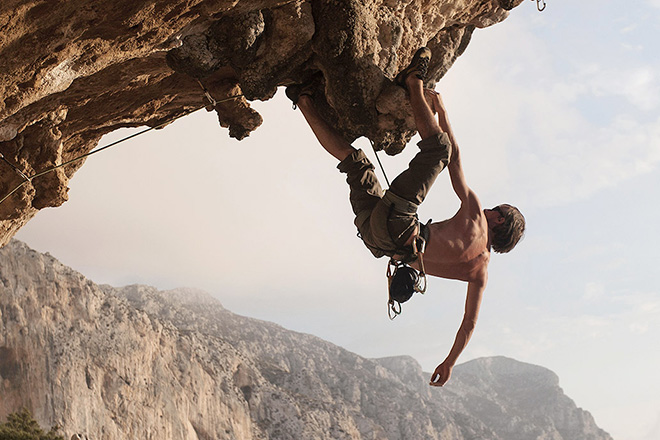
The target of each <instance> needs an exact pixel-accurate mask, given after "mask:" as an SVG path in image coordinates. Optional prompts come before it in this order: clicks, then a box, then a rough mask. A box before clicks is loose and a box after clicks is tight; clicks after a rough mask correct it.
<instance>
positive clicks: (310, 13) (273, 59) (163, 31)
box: [0, 0, 522, 246]
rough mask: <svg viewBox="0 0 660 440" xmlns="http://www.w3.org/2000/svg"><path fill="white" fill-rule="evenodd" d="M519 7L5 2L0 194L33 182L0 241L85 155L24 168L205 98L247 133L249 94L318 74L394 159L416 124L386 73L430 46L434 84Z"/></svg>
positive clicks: (334, 115) (354, 130) (51, 198)
mask: <svg viewBox="0 0 660 440" xmlns="http://www.w3.org/2000/svg"><path fill="white" fill-rule="evenodd" d="M521 2H522V0H438V1H427V0H366V1H365V0H306V1H304V0H185V1H184V0H158V1H155V0H113V1H102V0H84V1H83V0H66V1H58V2H53V1H49V0H3V1H2V2H0V97H1V99H0V153H1V154H2V155H3V156H4V158H5V159H6V160H7V162H5V161H0V199H2V198H3V197H5V196H6V195H7V194H9V193H10V192H11V191H12V190H13V189H15V188H16V187H17V186H18V185H20V184H21V183H23V182H25V183H24V185H23V186H22V187H21V188H20V189H19V190H17V191H16V192H15V193H14V194H13V195H12V196H11V197H10V198H8V199H7V200H5V201H4V202H3V203H2V204H0V246H2V245H4V244H5V243H7V241H8V240H9V239H10V238H11V237H12V236H13V235H14V234H15V232H16V231H17V230H18V229H19V228H20V227H21V226H22V225H24V224H25V223H26V222H27V221H28V220H29V219H30V218H32V216H34V214H35V213H36V212H37V211H38V210H39V209H42V208H44V207H48V206H59V205H61V204H62V203H64V202H65V201H66V199H67V184H68V181H69V179H70V178H71V176H72V175H73V173H74V172H75V171H76V170H77V169H78V168H79V167H80V166H81V165H82V163H83V162H75V163H72V164H70V165H67V166H65V167H63V168H58V169H57V170H56V171H54V172H49V173H47V174H44V175H42V176H40V177H37V178H35V179H34V180H29V179H28V180H26V179H25V177H24V176H27V177H32V176H35V175H36V174H38V173H41V172H43V171H44V170H46V169H49V168H51V167H53V166H55V165H59V164H62V163H64V162H67V161H69V160H71V159H72V158H74V157H78V156H80V155H81V154H84V153H87V152H89V151H90V150H92V149H93V148H94V147H95V146H96V145H97V143H98V141H99V139H100V138H101V136H103V135H104V134H107V133H110V132H111V131H114V130H116V129H118V128H122V127H136V126H141V125H147V126H151V127H153V126H159V125H160V124H163V123H165V122H167V121H169V120H171V119H172V118H175V117H178V116H181V115H183V114H185V113H187V112H190V111H193V110H195V109H198V108H201V107H203V106H204V105H208V106H209V109H211V108H212V109H214V110H215V112H216V113H217V115H218V119H219V122H220V125H222V126H223V127H228V128H229V135H230V136H233V137H236V138H238V139H241V138H243V137H245V136H247V135H248V134H249V133H250V132H251V131H252V130H254V129H256V128H257V127H258V126H259V125H260V123H261V116H260V115H259V114H257V113H256V112H255V111H254V110H253V109H251V108H250V104H249V102H250V101H253V100H267V99H270V98H271V97H272V96H273V95H274V94H275V92H276V90H277V87H278V86H283V85H286V84H289V83H291V82H299V81H302V80H304V79H306V78H309V77H310V76H318V77H320V78H321V79H322V80H321V82H320V84H319V86H318V87H319V91H320V92H322V93H320V95H322V96H325V98H322V97H320V98H319V99H318V103H319V106H320V109H321V110H322V112H323V113H324V114H325V115H326V117H328V118H329V119H330V120H332V121H334V122H335V123H336V125H337V126H338V128H339V129H340V130H341V131H342V133H344V134H345V135H346V137H347V139H350V140H353V139H355V138H356V137H359V136H363V135H364V136H367V137H369V138H370V139H372V140H373V141H374V142H375V143H376V147H377V148H378V149H385V150H387V151H388V152H389V153H392V154H394V153H396V152H398V151H400V150H401V149H402V148H403V146H404V145H405V142H406V141H407V140H408V139H409V138H410V136H411V135H412V134H413V130H412V129H413V127H414V124H413V121H412V119H411V117H410V114H409V111H408V107H407V102H406V99H405V93H404V91H403V90H402V89H401V88H399V87H395V86H394V85H393V83H392V81H391V80H392V78H394V76H395V75H396V73H397V72H398V71H399V70H400V69H401V68H402V66H405V65H406V64H407V63H408V62H409V61H410V59H411V57H412V54H413V53H414V51H415V49H416V48H417V47H418V46H420V45H427V46H429V47H430V48H431V50H432V51H433V60H432V62H431V67H430V78H429V83H431V84H432V83H435V82H437V81H438V80H439V79H440V77H441V76H442V75H444V73H445V72H446V71H447V70H448V69H449V68H450V66H451V65H452V63H453V62H454V60H455V59H456V57H457V56H459V55H460V54H461V53H462V51H463V50H465V48H466V46H467V44H468V42H469V40H470V36H471V35H472V32H473V30H474V29H475V28H482V27H486V26H490V25H492V24H495V23H497V22H499V21H501V20H503V19H505V18H506V17H507V14H508V12H507V11H508V10H510V9H512V8H513V7H515V6H517V5H518V4H519V3H521ZM204 89H206V90H207V91H208V92H209V94H210V96H211V98H212V100H213V101H214V102H215V104H213V103H212V101H211V100H208V99H207V98H206V97H205V93H204ZM232 96H233V97H236V98H235V99H230V100H228V101H224V102H223V101H222V100H223V99H225V98H228V97H232ZM182 147H183V146H182ZM246 154H247V153H246ZM10 164H11V165H10ZM14 167H15V168H14Z"/></svg>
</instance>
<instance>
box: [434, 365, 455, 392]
mask: <svg viewBox="0 0 660 440" xmlns="http://www.w3.org/2000/svg"><path fill="white" fill-rule="evenodd" d="M453 369H454V366H453V365H451V364H450V363H448V362H447V361H445V362H443V363H441V364H440V365H438V366H437V368H436V369H435V371H434V372H433V374H432V375H431V382H429V385H431V386H432V387H441V386H443V385H444V384H446V383H447V381H448V380H449V378H450V377H451V371H452V370H453Z"/></svg>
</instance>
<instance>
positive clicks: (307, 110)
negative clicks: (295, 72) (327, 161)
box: [296, 95, 355, 162]
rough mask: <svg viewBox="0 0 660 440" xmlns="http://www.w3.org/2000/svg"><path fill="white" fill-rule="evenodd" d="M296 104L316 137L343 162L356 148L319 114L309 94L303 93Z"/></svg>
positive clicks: (329, 151)
mask: <svg viewBox="0 0 660 440" xmlns="http://www.w3.org/2000/svg"><path fill="white" fill-rule="evenodd" d="M296 104H297V106H298V108H299V109H300V111H301V112H302V114H303V116H304V117H305V119H306V120H307V123H308V124H309V126H310V128H311V129H312V131H313V132H314V135H315V136H316V139H318V141H319V143H320V144H321V145H322V146H323V148H325V150H326V151H327V152H328V153H330V154H332V155H333V156H334V157H335V158H337V159H338V160H339V161H340V162H341V161H343V160H344V159H346V158H347V157H348V156H350V155H351V154H352V153H353V152H354V151H355V148H353V147H352V146H351V144H349V143H348V142H347V141H346V139H344V137H343V136H342V135H341V134H339V133H338V132H337V130H335V129H334V128H333V127H331V126H330V125H328V123H327V122H326V121H325V119H323V118H322V117H321V115H319V112H318V111H317V110H316V108H315V107H314V101H312V98H311V97H310V96H309V95H301V96H300V97H299V98H298V102H297V103H296Z"/></svg>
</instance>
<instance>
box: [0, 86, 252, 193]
mask: <svg viewBox="0 0 660 440" xmlns="http://www.w3.org/2000/svg"><path fill="white" fill-rule="evenodd" d="M197 82H199V80H198V81H197ZM199 84H200V86H202V89H203V90H204V94H205V97H206V99H207V100H208V101H209V103H208V104H204V105H201V106H198V107H195V108H193V109H192V110H189V111H187V112H184V113H182V114H180V115H179V116H175V117H173V118H170V119H167V120H165V121H164V122H161V123H160V124H158V125H155V126H153V127H149V128H147V129H145V130H142V131H140V132H138V133H133V134H131V135H129V136H126V137H124V138H122V139H119V140H118V141H115V142H112V143H110V144H108V145H105V146H103V147H100V148H97V149H96V150H92V151H90V152H89V153H85V154H82V155H80V156H77V157H74V158H73V159H71V160H68V161H66V162H63V163H61V164H59V165H55V166H53V167H51V168H48V169H46V170H44V171H41V172H38V173H36V174H33V175H32V176H27V175H25V173H23V172H22V171H21V170H20V169H18V167H16V166H15V165H14V164H13V163H11V162H9V161H8V160H7V158H6V157H5V156H4V155H3V154H2V153H1V152H0V159H2V161H4V162H5V163H7V164H8V165H9V166H10V167H11V168H12V169H13V170H14V171H16V173H17V174H18V175H19V176H21V178H22V179H23V181H22V182H21V183H20V184H19V185H18V186H16V187H15V188H14V189H12V190H11V191H10V192H9V194H7V195H6V196H4V197H3V198H2V200H0V204H2V202H4V201H5V200H7V199H8V198H9V197H11V196H12V195H13V194H14V193H15V192H16V191H18V190H19V189H21V188H22V187H23V186H24V185H25V184H26V183H28V182H32V180H34V179H36V178H37V177H41V176H43V175H44V174H48V173H51V172H53V171H55V170H56V169H58V168H62V167H64V166H67V165H70V164H72V163H74V162H78V161H80V160H82V159H84V158H86V157H88V156H91V155H92V154H96V153H100V152H101V151H103V150H107V149H108V148H110V147H114V146H115V145H117V144H120V143H122V142H124V141H127V140H129V139H133V138H134V137H137V136H140V135H142V134H144V133H147V132H148V131H151V130H157V129H159V128H162V127H164V126H165V125H167V124H170V123H172V122H174V121H176V120H177V119H179V118H182V117H184V116H188V115H189V114H192V113H194V112H196V111H197V110H201V109H203V108H207V110H208V109H209V107H210V106H213V107H215V106H216V105H217V104H219V103H222V102H227V101H231V100H232V99H236V98H240V97H242V96H243V95H242V94H240V95H232V96H230V97H227V98H224V99H221V100H219V101H216V100H215V99H213V97H211V94H210V93H209V92H208V90H206V88H205V87H204V86H203V85H202V83H201V82H200V83H199Z"/></svg>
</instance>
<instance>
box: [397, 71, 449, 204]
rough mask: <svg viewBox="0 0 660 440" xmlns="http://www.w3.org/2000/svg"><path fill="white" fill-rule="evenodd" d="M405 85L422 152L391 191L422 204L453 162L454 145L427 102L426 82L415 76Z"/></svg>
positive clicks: (400, 175)
mask: <svg viewBox="0 0 660 440" xmlns="http://www.w3.org/2000/svg"><path fill="white" fill-rule="evenodd" d="M405 84H406V87H407V89H408V93H409V96H410V105H411V107H412V110H413V115H414V117H415V124H416V126H417V131H418V132H419V135H420V137H421V138H422V140H421V141H420V142H419V143H418V144H417V145H418V146H419V149H420V151H419V153H417V155H416V156H415V157H414V158H413V159H412V160H411V161H410V163H409V165H408V169H407V170H405V171H403V172H402V173H401V174H399V176H397V178H396V179H394V181H393V182H392V185H391V186H390V191H391V192H392V193H394V194H395V195H397V196H399V197H401V198H403V199H405V200H407V201H409V202H411V203H414V204H416V205H420V204H421V203H422V202H423V201H424V198H425V197H426V195H427V194H428V192H429V190H430V189H431V186H432V185H433V183H434V182H435V179H436V178H437V177H438V174H440V172H441V171H442V170H443V169H445V167H446V166H447V164H448V163H449V157H450V155H451V143H450V141H449V138H448V136H447V134H446V133H444V132H443V131H442V129H441V128H440V125H439V124H438V121H437V120H436V119H435V117H434V115H433V112H432V111H431V107H430V106H429V105H428V103H427V102H426V98H425V97H424V83H423V82H422V80H421V79H419V78H418V77H417V76H416V75H415V74H411V75H408V77H407V78H406V79H405ZM386 197H387V196H386Z"/></svg>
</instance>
